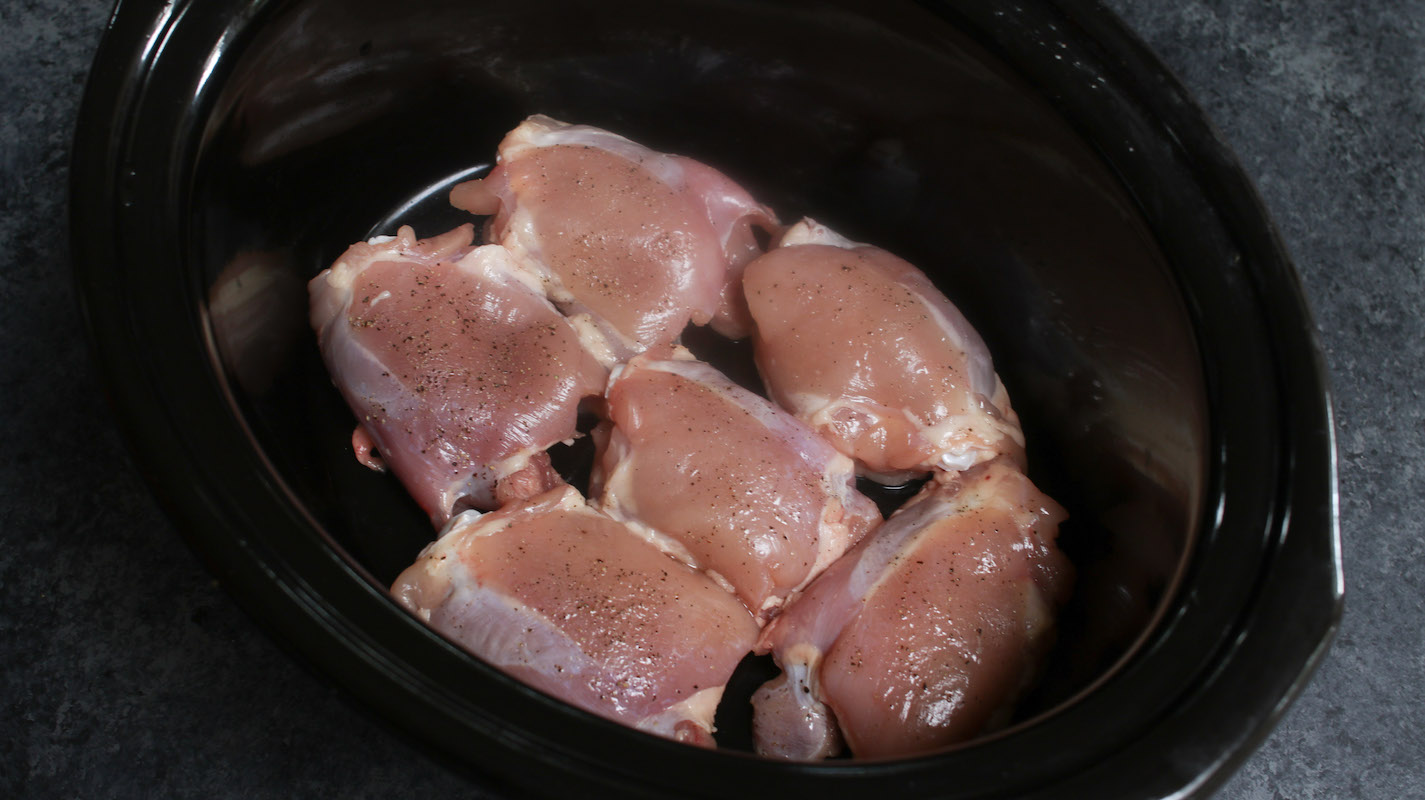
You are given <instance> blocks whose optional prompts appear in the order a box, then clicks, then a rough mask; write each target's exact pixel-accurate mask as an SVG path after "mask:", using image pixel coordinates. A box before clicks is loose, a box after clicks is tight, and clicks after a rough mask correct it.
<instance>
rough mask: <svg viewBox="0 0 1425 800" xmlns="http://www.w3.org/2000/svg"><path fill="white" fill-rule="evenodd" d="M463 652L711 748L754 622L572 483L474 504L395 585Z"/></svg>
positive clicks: (578, 701)
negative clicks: (496, 505) (501, 504)
mask: <svg viewBox="0 0 1425 800" xmlns="http://www.w3.org/2000/svg"><path fill="white" fill-rule="evenodd" d="M391 592H392V594H393V595H394V596H395V597H396V599H397V600H398V601H399V602H400V603H401V604H402V605H403V606H405V607H406V608H407V609H409V610H410V611H412V612H414V613H415V614H416V615H417V616H419V617H420V618H421V619H422V620H425V621H426V622H427V623H428V624H429V625H430V626H431V627H432V628H434V629H436V630H437V631H440V632H441V633H443V634H445V635H446V636H447V637H449V638H450V639H452V640H453V641H455V642H457V643H458V644H460V645H461V646H462V647H464V648H465V649H466V650H469V651H470V652H471V653H473V654H475V655H476V656H479V657H480V658H481V659H483V660H485V661H486V662H488V663H489V664H491V665H492V666H494V667H496V668H498V669H500V670H501V671H503V672H505V673H506V674H508V675H510V676H512V677H515V678H517V679H519V680H521V681H523V682H525V683H526V684H528V685H530V686H533V687H534V688H536V689H539V690H541V691H544V692H547V693H548V694H551V695H553V696H555V697H557V698H559V699H561V700H564V701H565V702H568V703H570V704H572V705H574V706H577V707H579V708H582V709H584V710H586V711H589V712H591V713H594V714H598V715H600V716H603V717H607V718H608V719H612V720H615V721H617V722H622V723H624V724H626V725H630V726H633V727H636V728H639V729H640V730H644V731H647V732H649V733H653V734H657V735H660V736H666V737H668V738H671V739H676V740H678V741H684V742H689V743H692V744H699V745H703V746H712V745H713V739H712V731H713V715H714V712H715V711H716V709H717V704H718V700H719V699H720V698H721V697H722V692H723V687H724V685H725V684H726V683H727V680H728V677H729V676H730V675H731V674H732V671H733V670H734V669H735V668H736V667H737V664H738V662H739V661H740V660H741V659H742V657H743V655H745V654H746V653H747V652H748V651H749V650H750V649H751V648H752V644H753V642H754V641H755V640H756V637H757V626H756V625H755V624H754V623H753V621H752V617H751V616H750V615H749V614H748V613H747V610H746V609H745V608H743V607H742V605H741V604H740V603H738V602H737V599H736V598H734V597H733V596H732V595H730V594H728V593H727V592H726V591H725V590H724V589H723V588H722V587H720V586H718V585H717V584H716V583H714V582H713V581H712V580H711V579H709V578H708V577H707V576H706V575H703V574H702V573H700V572H698V571H696V570H694V569H692V568H691V567H688V566H686V565H684V564H681V563H679V562H678V561H676V560H674V559H672V558H670V557H668V556H667V555H666V554H664V553H663V552H662V551H660V550H659V549H657V548H656V547H655V546H653V545H652V544H651V543H650V542H648V540H646V539H645V538H643V537H642V536H640V535H639V534H637V533H635V532H634V531H632V530H631V529H629V528H628V527H626V526H625V525H624V524H623V523H620V522H616V521H614V520H612V519H610V518H608V517H607V516H605V515H603V514H601V513H599V512H597V511H595V510H593V509H592V508H590V507H588V506H587V505H586V504H585V503H584V500H583V498H581V497H580V496H579V493H578V492H577V491H576V490H575V489H573V488H572V487H569V486H565V487H563V488H560V489H555V490H552V491H550V492H548V493H546V494H544V495H542V496H540V497H538V498H535V499H534V500H531V501H528V502H525V503H515V504H511V505H508V506H506V507H505V508H503V509H501V510H499V511H496V512H493V513H490V514H486V515H484V516H481V515H479V514H478V513H477V512H473V511H471V512H466V513H464V514H461V515H459V516H457V517H456V518H455V519H454V520H452V521H451V523H450V526H449V527H448V528H447V529H446V531H445V532H444V533H443V534H442V535H441V537H440V538H439V539H437V540H436V541H435V543H433V544H432V545H430V546H429V547H427V548H426V549H425V551H424V552H423V553H422V554H421V556H420V558H419V559H418V560H417V561H416V563H415V564H414V565H412V566H411V567H409V568H408V569H407V570H406V571H405V572H403V573H402V574H401V576H400V577H399V578H397V580H396V583H395V585H394V586H393V587H392V589H391Z"/></svg>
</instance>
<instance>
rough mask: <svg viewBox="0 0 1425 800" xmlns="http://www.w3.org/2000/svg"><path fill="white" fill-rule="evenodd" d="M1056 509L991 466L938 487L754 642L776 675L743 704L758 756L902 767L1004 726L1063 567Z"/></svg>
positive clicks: (1065, 578)
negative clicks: (838, 756) (906, 760)
mask: <svg viewBox="0 0 1425 800" xmlns="http://www.w3.org/2000/svg"><path fill="white" fill-rule="evenodd" d="M1064 517H1065V514H1064V512H1063V510H1062V509H1061V508H1059V506H1058V505H1057V504H1056V503H1055V502H1054V501H1053V500H1051V499H1049V498H1048V497H1047V496H1045V495H1044V494H1042V493H1041V492H1039V490H1038V489H1036V488H1035V487H1034V486H1033V484H1031V483H1030V482H1029V479H1028V478H1026V477H1025V476H1024V474H1023V473H1022V472H1020V471H1019V470H1018V469H1016V468H1015V467H1014V466H1013V465H1011V464H1008V463H1005V462H1004V461H1003V460H995V461H991V462H989V463H987V464H983V465H980V466H978V467H976V468H974V469H972V470H969V471H966V472H963V473H960V474H959V475H957V476H955V477H950V476H948V475H941V476H939V479H938V480H936V481H932V482H931V483H930V484H927V486H926V487H925V489H924V490H922V492H921V493H920V494H918V495H917V496H916V497H914V498H912V499H911V501H910V502H909V503H907V504H906V505H905V506H904V507H903V508H901V509H900V510H899V511H897V512H896V513H895V514H893V515H892V516H891V517H890V519H888V520H887V521H886V522H885V524H883V525H882V526H881V527H880V528H878V529H876V530H875V531H874V532H872V533H871V535H870V536H868V537H867V538H866V539H864V540H862V542H861V543H860V544H858V545H857V546H856V547H855V548H853V549H852V550H851V551H850V552H849V553H847V554H846V555H845V556H844V557H842V558H841V560H839V561H837V562H836V563H835V564H833V565H832V566H831V567H830V568H829V569H828V570H827V571H826V572H825V573H823V574H822V576H821V577H820V578H818V579H817V580H816V581H814V582H813V583H812V584H811V586H810V587H809V588H808V589H807V591H806V592H805V593H804V594H803V595H802V596H801V597H800V598H799V599H798V600H797V601H796V602H794V603H793V604H791V605H790V606H788V608H787V609H786V611H785V612H783V614H782V615H781V616H779V617H777V618H776V619H775V620H773V621H772V623H771V624H770V625H768V626H767V627H766V628H765V629H764V630H763V632H762V637H761V639H760V641H759V642H758V652H767V651H771V652H772V653H773V655H774V656H775V658H776V660H777V663H778V664H779V665H781V667H782V669H783V670H785V673H784V674H783V675H782V676H781V677H779V678H776V679H774V680H773V681H771V682H769V683H768V684H766V685H765V686H764V687H763V688H762V689H760V690H759V691H758V692H757V693H756V695H754V697H753V706H754V722H753V732H754V737H755V739H756V742H757V749H758V752H759V753H762V754H763V755H770V756H779V757H783V758H793V759H812V758H822V757H825V756H827V755H830V754H832V753H834V752H835V751H836V749H837V747H838V741H837V733H838V730H839V733H840V735H841V736H843V737H844V738H845V741H846V743H847V744H848V745H849V746H850V749H851V752H852V753H854V754H855V755H856V756H857V757H859V758H877V757H889V756H908V755H914V754H919V753H925V752H928V751H931V750H934V749H936V748H939V747H943V746H946V745H949V744H954V743H956V742H960V741H964V740H966V739H969V738H971V737H973V736H975V735H977V734H978V733H980V732H981V731H983V730H985V729H986V728H987V727H991V726H994V725H997V724H1002V723H1003V722H1005V721H1007V719H1008V716H1009V714H1010V713H1011V711H1012V709H1013V704H1014V702H1015V701H1016V700H1017V699H1018V698H1019V696H1020V694H1021V693H1022V691H1023V690H1024V689H1025V688H1027V686H1028V685H1029V683H1030V681H1031V680H1032V679H1033V677H1034V676H1035V674H1036V673H1037V671H1038V669H1039V665H1040V662H1041V660H1042V656H1043V655H1044V653H1045V652H1046V651H1047V649H1048V647H1049V644H1050V642H1051V640H1052V631H1053V627H1054V617H1055V613H1056V611H1057V608H1058V606H1059V605H1060V604H1062V603H1063V602H1064V601H1065V600H1066V599H1067V598H1068V593H1069V590H1070V585H1071V583H1072V566H1071V565H1070V564H1069V562H1068V560H1067V559H1066V558H1065V557H1064V555H1063V554H1062V553H1061V552H1060V551H1059V549H1058V547H1057V546H1056V544H1055V540H1056V538H1057V535H1058V524H1059V522H1060V521H1062V520H1063V519H1064Z"/></svg>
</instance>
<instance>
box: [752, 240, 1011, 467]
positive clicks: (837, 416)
mask: <svg viewBox="0 0 1425 800" xmlns="http://www.w3.org/2000/svg"><path fill="white" fill-rule="evenodd" d="M743 289H744V290H745V292H746V294H747V302H748V305H749V307H750V309H751V312H752V317H753V319H754V320H755V321H756V327H757V330H756V334H755V337H754V344H755V348H756V358H757V366H758V369H759V370H760V371H761V373H762V376H763V378H764V379H765V380H766V382H767V388H768V391H769V392H770V393H771V395H772V397H773V398H774V399H775V400H776V401H777V402H779V403H781V404H782V405H783V406H784V407H785V408H787V409H790V410H791V411H792V412H793V413H795V414H796V415H797V416H798V417H799V418H800V419H802V420H803V421H805V422H807V423H808V424H809V425H811V426H812V427H813V428H815V429H816V430H817V431H818V432H820V433H821V434H823V435H824V436H826V437H827V438H828V439H829V440H830V441H831V442H832V444H834V445H835V446H836V448H837V449H838V450H840V451H841V452H843V453H845V454H847V455H849V456H852V457H853V458H855V459H856V460H857V461H858V462H860V464H861V465H862V469H863V472H864V474H866V475H867V477H870V478H872V479H874V480H878V481H880V482H882V483H901V482H904V481H905V480H906V479H908V478H910V477H913V476H914V475H915V474H917V473H923V472H925V471H927V470H930V469H943V470H961V469H966V468H968V467H971V466H974V465H975V464H977V463H980V462H981V461H986V460H988V459H991V458H994V457H995V456H996V455H999V454H1001V453H1005V454H1009V455H1011V456H1012V457H1014V458H1016V459H1022V453H1023V447H1024V438H1023V434H1022V433H1021V432H1020V429H1019V421H1018V418H1017V417H1016V416H1015V414H1014V412H1013V411H1012V410H1011V409H1010V406H1009V396H1008V394H1007V393H1006V392H1005V389H1004V385H1003V384H1002V383H1001V382H1000V380H999V377H998V376H997V375H995V371H994V366H993V364H992V363H991V361H990V354H989V351H988V350H987V349H986V348H985V344H984V342H983V341H982V340H981V339H980V337H979V334H977V333H976V332H975V330H974V329H973V328H972V327H970V324H969V322H967V321H966V320H965V318H964V316H963V315H961V314H960V312H959V311H958V310H957V309H956V308H955V306H953V305H951V303H950V301H949V300H947V299H946V298H945V296H944V295H943V294H941V293H940V291H939V290H938V289H936V288H935V286H934V284H932V283H931V282H930V279H929V278H927V277H925V275H924V274H923V273H921V271H920V270H918V269H916V268H915V267H913V266H911V265H910V264H908V263H906V262H905V261H903V260H901V259H899V258H897V257H895V256H893V255H891V254H890V253H888V252H886V251H885V250H881V249H880V248H877V247H871V246H868V245H861V244H856V243H854V242H850V241H848V240H846V239H844V238H842V237H841V236H838V235H837V234H835V233H833V232H831V231H830V230H828V229H827V228H825V227H823V226H821V225H818V224H817V223H815V222H812V221H811V220H802V221H801V222H799V223H797V224H796V225H793V226H792V227H791V228H790V229H789V230H788V231H787V233H786V235H785V236H783V238H782V240H781V242H780V243H779V245H778V246H777V247H776V248H774V249H773V250H771V251H769V252H768V253H767V254H766V255H763V256H761V257H759V258H758V259H756V260H755V261H753V262H752V263H751V264H749V265H748V267H747V271H746V276H745V278H744V280H743Z"/></svg>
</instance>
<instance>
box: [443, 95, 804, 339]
mask: <svg viewBox="0 0 1425 800" xmlns="http://www.w3.org/2000/svg"><path fill="white" fill-rule="evenodd" d="M450 201H451V203H452V204H454V205H455V206H456V207H458V208H462V209H465V210H467V211H470V212H471V213H474V214H493V215H494V217H493V219H492V220H491V221H490V223H489V230H488V233H487V237H486V238H487V239H488V240H489V241H492V242H498V243H500V244H502V245H504V246H505V247H507V248H509V250H510V252H511V253H512V254H513V255H514V256H515V258H516V259H517V260H518V261H520V262H521V263H522V264H523V265H525V266H526V267H527V268H529V269H530V270H531V272H533V273H534V274H536V275H538V276H539V278H540V280H542V281H543V282H544V284H545V287H546V289H547V291H548V293H549V296H550V298H551V299H552V300H553V301H554V302H555V303H556V304H557V305H559V307H560V308H561V309H563V310H564V311H565V313H566V314H568V315H569V316H570V318H571V320H572V321H573V322H574V324H575V325H576V327H578V328H579V329H580V332H581V333H582V334H584V335H585V336H586V338H587V341H588V342H589V344H590V347H591V349H593V350H595V352H599V353H601V354H602V356H603V360H604V363H605V364H610V365H611V364H613V363H616V362H619V361H624V360H627V359H628V357H630V356H632V355H633V354H635V353H639V352H642V351H643V350H646V349H648V348H650V347H654V346H656V345H660V344H667V343H669V342H672V341H674V340H675V339H676V338H677V337H678V335H679V334H680V333H681V332H682V330H683V328H685V327H686V326H687V324H688V323H689V322H690V321H691V322H693V323H694V324H698V325H703V324H706V323H708V322H710V321H711V322H713V324H714V327H715V328H716V329H717V330H718V331H719V332H721V333H723V334H725V335H731V336H744V335H746V334H747V332H748V320H747V317H746V311H745V307H744V304H743V300H742V297H741V292H740V288H739V287H740V280H739V278H740V276H741V270H742V267H743V266H744V265H745V264H746V263H747V262H748V261H750V260H751V259H752V258H753V257H754V256H756V255H757V254H758V253H760V252H761V248H760V247H759V246H758V244H757V240H756V237H755V236H754V233H753V230H754V228H762V229H765V230H768V231H771V230H774V229H776V228H777V222H776V218H775V216H774V215H773V214H772V211H771V210H770V209H768V208H766V207H765V206H762V205H759V204H758V203H757V202H756V201H755V200H753V199H752V198H751V196H749V195H748V194H747V192H745V191H744V190H743V189H742V188H740V187H739V186H737V185H736V184H734V183H733V182H732V181H731V180H729V179H728V178H727V177H726V176H724V175H722V174H721V173H719V172H717V171H716V170H714V169H712V168H711V167H708V166H705V165H703V164H700V163H698V162H696V161H693V160H692V159H688V158H683V157H681V156H674V155H665V154H662V153H656V152H654V151H652V150H649V149H648V148H646V147H643V146H642V145H638V144H635V143H633V142H631V141H629V140H627V139H625V138H623V137H622V136H617V135H615V134H612V133H609V132H608V131H604V130H600V129H598V128H592V127H589V126H587V125H566V124H564V123H562V122H557V121H555V120H552V119H550V118H549V117H544V116H534V117H530V118H529V119H528V120H526V121H525V122H524V123H523V124H521V125H520V126H519V127H517V128H515V129H514V130H513V131H511V132H510V133H509V134H508V135H507V136H506V137H505V139H504V141H503V142H501V143H500V148H499V162H498V166H496V167H495V169H494V170H493V171H492V172H491V173H490V174H489V176H487V177H486V178H484V179H481V180H475V181H468V182H466V183H462V184H460V185H458V186H456V187H455V189H453V190H452V191H451V193H450Z"/></svg>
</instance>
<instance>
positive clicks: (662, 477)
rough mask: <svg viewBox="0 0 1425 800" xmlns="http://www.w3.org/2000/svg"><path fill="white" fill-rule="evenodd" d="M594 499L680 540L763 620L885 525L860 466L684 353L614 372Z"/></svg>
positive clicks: (688, 554) (691, 559) (649, 357)
mask: <svg viewBox="0 0 1425 800" xmlns="http://www.w3.org/2000/svg"><path fill="white" fill-rule="evenodd" d="M607 398H608V417H609V421H610V424H606V425H605V426H604V428H603V429H602V430H601V431H599V432H597V433H596V437H597V438H598V439H602V440H603V441H602V442H601V447H600V453H599V457H598V459H597V461H596V464H595V476H594V484H595V487H594V489H593V491H592V492H591V496H592V497H594V498H596V499H597V500H598V502H599V503H600V506H601V507H602V508H604V509H606V510H607V511H608V512H609V513H610V514H612V515H613V516H615V517H617V518H619V519H626V520H630V521H633V522H637V523H639V524H640V525H642V526H645V527H646V528H647V529H648V530H649V531H650V533H651V534H652V535H655V536H660V537H668V538H671V539H672V540H674V541H675V542H676V545H675V546H674V547H675V548H677V549H679V550H680V551H681V552H682V556H683V558H684V559H685V560H686V561H687V562H688V563H690V564H693V565H695V566H698V567H701V568H703V569H706V570H708V571H709V572H710V573H711V574H713V575H715V576H716V577H717V578H718V579H719V580H722V581H725V582H726V583H727V584H728V586H729V587H730V588H731V589H732V590H733V591H734V592H735V593H736V594H737V596H738V597H739V598H741V600H742V601H743V603H745V604H746V605H747V607H748V608H749V609H751V610H752V611H753V612H754V614H756V615H758V617H759V618H766V617H770V616H771V615H773V614H774V613H775V612H776V611H777V609H778V608H779V607H780V606H781V605H782V604H783V602H785V600H786V599H787V597H788V596H789V595H791V593H792V592H794V591H796V590H798V589H800V588H801V587H803V586H805V585H806V584H807V582H809V581H810V580H811V579H812V578H813V577H815V576H816V575H817V574H819V573H820V572H821V571H822V570H823V569H825V568H826V567H827V565H829V564H830V563H831V562H832V561H834V560H835V559H837V558H838V557H840V556H841V554H842V553H844V552H845V551H846V549H847V548H848V547H850V546H851V545H852V544H854V543H855V542H856V541H857V540H859V539H860V538H861V536H862V535H863V534H864V533H865V532H866V531H867V530H869V529H870V528H871V527H872V526H874V525H875V524H877V523H879V522H880V521H881V515H880V512H879V511H878V510H877V509H876V506H875V504H874V503H872V502H871V500H870V499H869V498H867V497H866V496H865V495H863V494H861V493H860V492H858V491H856V488H855V473H854V466H853V464H852V463H851V460H850V459H849V458H847V457H846V456H844V455H842V454H840V453H838V452H836V450H835V449H833V448H832V447H831V446H830V445H829V444H827V443H826V441H825V440H823V439H822V438H821V437H819V436H817V435H816V433H815V432H814V431H812V430H811V429H810V428H808V427H807V426H806V425H804V424H803V423H801V422H800V421H799V420H797V419H796V418H795V417H793V416H792V415H791V414H788V413H787V412H786V411H784V410H782V409H780V408H778V407H777V406H775V405H773V404H772V403H770V402H768V401H767V400H765V399H764V398H762V397H759V396H758V395H756V394H753V393H752V392H749V391H747V390H746V389H743V388H742V387H740V386H738V385H736V384H734V383H733V382H732V381H730V380H728V379H727V378H726V377H724V376H723V375H722V373H720V372H718V371H717V370H716V369H714V368H713V367H711V366H709V365H708V364H705V363H703V362H701V361H697V360H694V359H693V357H692V355H691V354H689V353H688V352H687V351H686V350H683V349H682V348H676V349H668V348H662V349H660V350H657V351H650V352H648V353H645V354H643V355H640V356H637V357H635V358H634V359H633V360H632V361H630V362H629V363H627V364H625V365H623V366H622V367H619V368H617V369H615V370H614V376H613V378H612V379H611V380H610V383H609V388H608V392H607Z"/></svg>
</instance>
